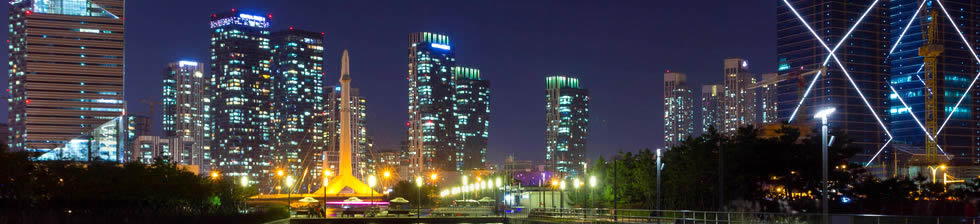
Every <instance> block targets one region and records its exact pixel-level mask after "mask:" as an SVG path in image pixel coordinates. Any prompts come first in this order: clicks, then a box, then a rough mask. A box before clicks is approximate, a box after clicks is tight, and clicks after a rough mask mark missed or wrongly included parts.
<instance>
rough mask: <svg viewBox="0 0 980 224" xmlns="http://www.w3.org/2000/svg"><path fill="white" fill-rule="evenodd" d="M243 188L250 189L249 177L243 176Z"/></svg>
mask: <svg viewBox="0 0 980 224" xmlns="http://www.w3.org/2000/svg"><path fill="white" fill-rule="evenodd" d="M242 187H248V176H242Z"/></svg>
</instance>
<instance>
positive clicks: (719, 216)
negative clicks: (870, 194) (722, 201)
mask: <svg viewBox="0 0 980 224" xmlns="http://www.w3.org/2000/svg"><path fill="white" fill-rule="evenodd" d="M528 217H529V218H538V219H549V220H555V221H560V222H576V223H633V224H646V223H725V224H728V223H732V224H742V223H821V222H822V216H821V215H820V214H790V213H761V212H718V211H691V210H637V209H618V210H612V209H605V208H567V209H555V208H536V209H532V210H531V211H530V213H529V214H528ZM831 223H853V224H886V223H902V224H920V223H921V224H939V223H944V224H945V223H968V224H978V223H980V218H978V217H948V216H942V217H927V216H891V215H870V214H833V215H831Z"/></svg>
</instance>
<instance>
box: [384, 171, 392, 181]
mask: <svg viewBox="0 0 980 224" xmlns="http://www.w3.org/2000/svg"><path fill="white" fill-rule="evenodd" d="M384 175H385V179H388V178H389V177H391V172H388V171H385V174H384Z"/></svg>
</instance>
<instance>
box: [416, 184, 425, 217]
mask: <svg viewBox="0 0 980 224" xmlns="http://www.w3.org/2000/svg"><path fill="white" fill-rule="evenodd" d="M422 181H423V180H422V176H417V177H415V186H417V187H418V192H419V194H418V206H416V207H415V213H416V214H415V215H416V218H422Z"/></svg>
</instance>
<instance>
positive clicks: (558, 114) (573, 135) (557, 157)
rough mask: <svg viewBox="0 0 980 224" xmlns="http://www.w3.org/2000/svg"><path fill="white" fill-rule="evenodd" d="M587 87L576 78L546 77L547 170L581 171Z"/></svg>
mask: <svg viewBox="0 0 980 224" xmlns="http://www.w3.org/2000/svg"><path fill="white" fill-rule="evenodd" d="M589 101H591V98H590V97H589V90H588V89H585V88H582V87H581V86H580V84H579V81H578V78H573V77H569V76H561V75H556V76H548V77H547V78H545V105H546V107H545V119H546V121H547V123H546V128H545V146H546V148H545V150H546V154H545V160H547V169H548V170H549V171H553V172H560V173H564V174H567V175H570V176H575V175H579V174H582V171H583V170H584V168H585V163H586V162H587V161H586V160H585V150H586V143H587V140H588V137H589V114H590V113H589Z"/></svg>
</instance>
